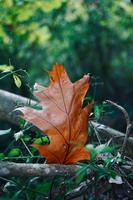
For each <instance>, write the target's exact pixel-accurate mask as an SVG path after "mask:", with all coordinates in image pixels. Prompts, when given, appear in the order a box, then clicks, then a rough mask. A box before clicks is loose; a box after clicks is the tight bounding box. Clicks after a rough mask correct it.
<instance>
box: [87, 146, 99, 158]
mask: <svg viewBox="0 0 133 200" xmlns="http://www.w3.org/2000/svg"><path fill="white" fill-rule="evenodd" d="M86 148H87V149H88V150H89V151H90V160H94V159H95V158H96V156H97V152H96V150H95V148H94V145H92V144H88V145H87V146H86Z"/></svg>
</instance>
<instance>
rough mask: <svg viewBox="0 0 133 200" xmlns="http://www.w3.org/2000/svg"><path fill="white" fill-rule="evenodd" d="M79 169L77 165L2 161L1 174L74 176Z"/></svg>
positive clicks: (0, 165)
mask: <svg viewBox="0 0 133 200" xmlns="http://www.w3.org/2000/svg"><path fill="white" fill-rule="evenodd" d="M78 169H79V167H78V166H76V165H52V164H50V165H48V164H29V163H13V162H3V161H1V162H0V176H2V177H9V176H17V177H29V176H43V177H55V176H61V177H72V176H75V173H76V171H77V170H78Z"/></svg>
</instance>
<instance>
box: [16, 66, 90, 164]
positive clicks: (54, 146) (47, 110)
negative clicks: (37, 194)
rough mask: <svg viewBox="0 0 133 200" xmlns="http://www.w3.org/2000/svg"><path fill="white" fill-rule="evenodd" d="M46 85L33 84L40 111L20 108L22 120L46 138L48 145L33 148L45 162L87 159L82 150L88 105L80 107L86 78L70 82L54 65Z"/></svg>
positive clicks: (72, 161)
mask: <svg viewBox="0 0 133 200" xmlns="http://www.w3.org/2000/svg"><path fill="white" fill-rule="evenodd" d="M48 74H49V77H50V84H49V86H48V87H43V86H41V85H39V84H35V92H34V95H35V96H36V97H37V98H38V100H39V102H40V105H41V106H42V110H35V109H33V108H30V107H23V108H20V110H21V111H22V112H23V118H24V119H25V120H27V121H28V122H30V123H32V124H34V125H35V126H36V127H38V128H39V129H40V130H41V131H42V132H44V133H46V134H47V135H48V137H49V139H50V144H47V145H38V144H34V145H33V146H34V147H36V148H37V149H38V150H39V153H40V154H41V155H42V156H44V157H45V158H46V159H47V162H48V163H59V164H66V165H67V164H74V163H76V162H77V161H81V160H88V159H89V158H90V153H89V151H87V150H86V149H85V147H84V145H85V143H86V140H87V129H88V117H89V114H90V112H91V108H92V103H90V104H88V105H87V106H86V107H84V108H82V104H83V100H84V96H85V95H86V92H87V90H88V88H89V76H88V75H84V77H83V78H82V79H80V80H78V81H77V82H75V83H72V82H71V81H70V79H69V77H68V75H67V73H66V71H65V69H64V67H63V66H62V65H58V64H55V65H54V66H53V69H52V70H51V71H49V72H48Z"/></svg>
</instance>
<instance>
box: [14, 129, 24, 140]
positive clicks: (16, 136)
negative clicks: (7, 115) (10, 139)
mask: <svg viewBox="0 0 133 200" xmlns="http://www.w3.org/2000/svg"><path fill="white" fill-rule="evenodd" d="M23 135H24V133H23V131H19V132H17V133H15V134H14V138H15V140H16V141H17V140H19V139H20V138H21V137H22V136H23Z"/></svg>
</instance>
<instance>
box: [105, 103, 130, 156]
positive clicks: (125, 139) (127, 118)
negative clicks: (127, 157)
mask: <svg viewBox="0 0 133 200" xmlns="http://www.w3.org/2000/svg"><path fill="white" fill-rule="evenodd" d="M105 102H107V103H110V104H111V105H113V106H115V107H116V108H118V109H119V110H121V111H122V113H123V114H124V116H125V120H126V123H127V127H126V134H125V137H124V141H123V144H122V147H121V156H122V157H123V156H124V153H125V148H126V146H127V142H128V137H129V135H130V132H131V126H132V124H131V120H130V117H129V115H128V112H127V111H126V110H125V108H123V107H122V106H120V105H118V104H117V103H114V102H113V101H110V100H106V101H105Z"/></svg>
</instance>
